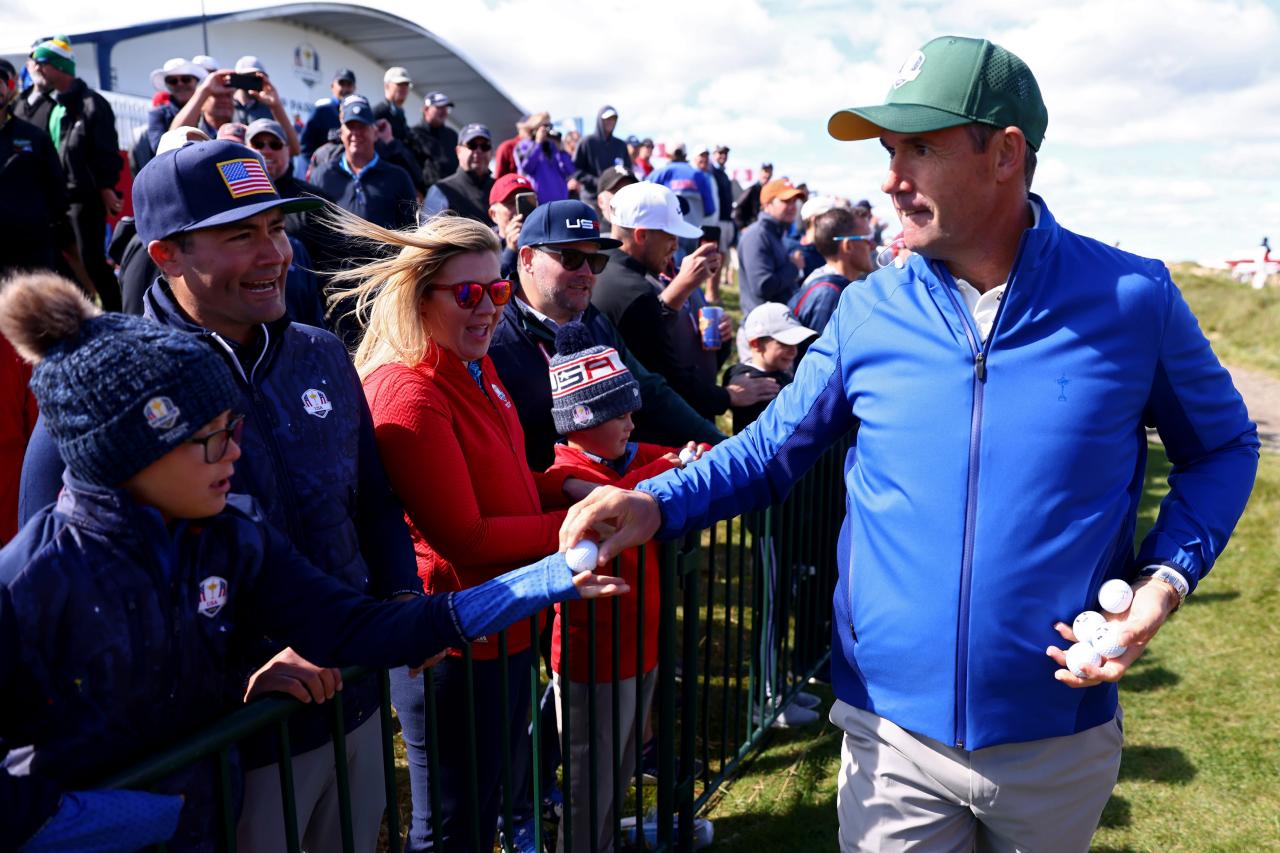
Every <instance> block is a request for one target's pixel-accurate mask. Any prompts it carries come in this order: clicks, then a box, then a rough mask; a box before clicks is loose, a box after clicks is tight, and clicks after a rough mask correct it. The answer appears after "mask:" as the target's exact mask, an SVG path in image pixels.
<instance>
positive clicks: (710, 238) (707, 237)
mask: <svg viewBox="0 0 1280 853" xmlns="http://www.w3.org/2000/svg"><path fill="white" fill-rule="evenodd" d="M698 242H699V243H710V244H711V245H713V246H719V245H720V226H719V225H703V226H702V237H701V239H699V240H698Z"/></svg>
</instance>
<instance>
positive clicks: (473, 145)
mask: <svg viewBox="0 0 1280 853" xmlns="http://www.w3.org/2000/svg"><path fill="white" fill-rule="evenodd" d="M466 145H467V147H468V148H470V149H471V150H472V151H475V150H477V149H478V150H480V151H489V150H491V149H492V148H493V146H492V145H490V144H489V143H488V141H486V140H484V139H472V140H469V141H468V142H467V143H466Z"/></svg>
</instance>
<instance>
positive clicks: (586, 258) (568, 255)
mask: <svg viewBox="0 0 1280 853" xmlns="http://www.w3.org/2000/svg"><path fill="white" fill-rule="evenodd" d="M537 249H538V251H539V252H545V253H546V254H548V255H551V256H552V257H554V258H555V259H556V260H558V261H559V262H560V266H562V267H564V268H565V269H566V270H568V271H569V272H573V271H574V270H579V269H582V264H583V262H586V264H587V266H588V267H589V268H590V269H591V272H593V273H594V274H596V275H600V273H602V272H604V268H605V267H607V266H608V265H609V256H608V255H602V254H600V253H599V252H596V253H590V252H583V251H580V250H578V249H548V248H545V247H543V246H538V247H537Z"/></svg>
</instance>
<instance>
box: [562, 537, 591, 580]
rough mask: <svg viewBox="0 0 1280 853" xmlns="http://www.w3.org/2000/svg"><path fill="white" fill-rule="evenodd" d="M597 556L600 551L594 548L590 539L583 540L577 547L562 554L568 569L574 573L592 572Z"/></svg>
mask: <svg viewBox="0 0 1280 853" xmlns="http://www.w3.org/2000/svg"><path fill="white" fill-rule="evenodd" d="M599 555H600V551H599V549H598V548H596V543H594V542H592V541H591V540H590V539H583V540H582V541H581V542H579V543H578V544H577V545H574V546H573V547H572V548H570V549H569V550H568V551H565V552H564V561H565V562H566V563H568V564H569V568H570V569H572V570H573V571H574V572H575V573H576V572H585V571H587V570H588V569H590V570H592V571H594V570H595V567H596V558H597V557H599Z"/></svg>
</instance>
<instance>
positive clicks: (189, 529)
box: [0, 275, 627, 853]
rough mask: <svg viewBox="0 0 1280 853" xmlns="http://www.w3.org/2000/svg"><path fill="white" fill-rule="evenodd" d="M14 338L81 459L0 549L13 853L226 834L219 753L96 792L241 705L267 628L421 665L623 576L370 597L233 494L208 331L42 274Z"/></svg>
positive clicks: (335, 662) (325, 654) (234, 428)
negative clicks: (219, 804) (160, 775)
mask: <svg viewBox="0 0 1280 853" xmlns="http://www.w3.org/2000/svg"><path fill="white" fill-rule="evenodd" d="M0 332H3V334H4V335H5V336H6V337H8V338H9V339H10V340H11V341H12V342H13V344H14V345H15V347H16V348H17V349H18V351H19V352H20V353H21V354H22V355H23V356H24V357H25V358H27V359H28V360H29V361H32V362H34V363H35V368H34V371H33V375H32V380H31V388H32V391H33V392H34V393H35V396H36V399H37V401H38V402H39V404H40V408H41V412H42V414H43V416H44V417H45V418H46V419H47V423H48V425H49V429H50V431H51V433H52V434H53V437H54V438H55V440H56V441H57V444H58V450H59V453H60V454H61V455H62V457H63V459H64V461H65V462H66V465H67V469H66V474H65V477H64V483H65V485H64V488H63V491H62V493H61V495H60V496H59V499H58V501H57V503H56V504H54V505H53V506H50V507H48V508H47V509H45V510H43V511H42V512H41V513H40V514H38V515H37V516H35V517H34V518H32V519H31V521H30V522H29V523H28V524H27V525H26V526H25V527H24V528H23V529H22V531H21V532H20V533H19V534H18V536H17V538H16V539H14V540H13V541H12V542H11V543H9V545H7V546H6V547H5V548H4V549H3V550H0V695H3V696H4V697H5V701H4V702H3V703H0V756H3V760H2V764H3V771H4V772H0V839H3V846H4V847H5V849H9V845H10V844H12V845H13V846H14V847H16V848H18V849H20V850H23V851H33V853H36V852H37V851H50V850H84V849H92V850H103V851H108V850H133V849H136V848H138V847H141V846H145V845H148V844H153V843H157V842H160V841H165V840H168V841H169V843H170V847H169V849H171V850H212V849H214V848H215V846H216V845H217V843H218V839H217V838H216V831H215V829H214V826H215V819H214V818H215V815H216V814H217V811H216V800H217V797H216V794H215V792H216V791H217V790H218V779H217V772H216V766H215V765H214V764H213V763H212V762H203V763H197V764H195V765H192V766H189V767H187V768H184V769H181V770H179V771H177V772H175V773H174V774H173V775H172V776H170V777H169V778H167V779H165V780H164V781H163V782H162V783H161V784H160V785H158V786H157V787H156V788H155V791H156V793H141V792H129V791H112V792H106V791H90V790H88V789H89V788H91V787H92V786H93V784H94V783H95V782H96V781H98V780H100V779H102V778H103V777H104V776H105V775H106V774H107V773H109V772H110V771H112V770H115V769H119V768H120V767H121V766H123V765H127V764H129V763H131V762H134V761H137V760H138V759H140V758H141V757H143V756H145V755H146V754H148V753H150V752H154V751H156V750H159V749H163V748H164V747H166V746H168V745H170V744H172V743H174V742H175V741H177V740H179V739H181V738H182V737H184V736H185V735H187V734H188V733H190V732H191V731H193V730H196V729H198V728H200V727H202V726H205V725H207V724H209V723H210V722H212V721H213V720H215V719H216V718H217V717H219V716H221V715H222V714H224V713H226V712H227V711H229V710H231V709H232V708H234V707H235V705H236V704H237V703H238V702H239V700H240V696H241V695H242V694H243V691H244V685H243V684H242V683H241V679H240V678H239V676H238V675H237V673H239V672H241V667H239V666H237V663H239V653H240V651H241V646H242V644H246V645H252V644H253V643H254V641H255V640H256V639H257V638H258V637H260V636H262V635H263V634H267V635H270V636H272V637H274V638H278V639H280V640H281V641H283V642H285V643H287V644H288V645H290V646H292V647H294V648H296V649H297V650H298V651H299V652H300V653H301V654H303V655H304V656H306V657H307V658H308V659H309V660H312V661H315V662H316V663H318V664H321V665H324V666H346V665H353V664H359V665H365V666H372V667H392V666H406V665H408V666H419V665H422V664H423V663H424V662H425V661H427V660H428V659H429V658H431V657H433V656H434V655H436V654H437V653H438V652H440V651H442V650H444V649H445V648H447V647H450V646H454V647H456V646H459V645H462V644H463V643H466V642H468V641H469V640H470V638H474V637H480V636H483V635H485V634H488V633H491V632H493V631H496V630H498V629H499V628H501V627H503V626H505V625H507V624H509V623H511V622H513V621H515V620H518V619H522V618H525V617H527V616H529V615H531V614H532V613H534V612H536V611H537V610H540V609H542V608H544V607H546V606H548V605H549V604H551V603H553V602H556V601H561V600H565V599H570V598H578V597H585V598H593V597H598V596H608V595H615V594H620V593H623V592H626V591H627V587H626V584H625V583H623V582H622V581H621V580H620V579H617V578H609V577H603V576H598V575H592V574H591V573H590V572H583V573H581V574H579V575H577V576H574V575H573V574H572V573H571V572H570V571H569V569H568V567H567V566H566V565H565V563H564V560H563V558H561V557H559V556H556V557H551V558H548V559H545V560H543V561H541V562H539V563H536V564H534V565H532V566H527V567H525V568H523V569H518V570H516V571H513V572H510V573H508V574H506V575H502V576H501V577H498V578H495V579H494V580H493V581H490V582H489V583H486V584H483V585H481V586H478V587H473V588H471V589H468V590H463V591H461V592H456V593H450V594H448V595H440V596H422V597H419V598H416V599H413V600H409V601H389V602H377V601H375V600H373V599H371V598H368V597H366V596H363V595H361V594H359V593H356V592H354V591H352V590H351V589H350V588H349V587H347V586H346V585H344V584H342V583H341V582H340V581H338V580H336V579H334V578H331V577H329V576H328V575H326V574H324V573H323V572H321V571H320V570H318V569H316V568H315V567H313V566H312V565H311V564H309V563H308V562H307V561H306V560H305V559H304V558H303V557H301V556H300V555H299V554H298V553H297V552H296V551H294V550H293V549H292V547H291V546H290V544H289V543H288V541H287V540H286V539H285V538H284V537H283V536H282V535H280V534H279V533H277V532H276V531H275V530H274V529H272V528H271V527H270V526H268V525H267V524H265V523H264V522H263V521H262V520H261V519H260V517H259V515H258V513H257V510H256V507H255V505H254V504H253V502H252V501H251V500H249V499H245V498H242V497H239V496H231V495H228V490H229V487H230V477H231V474H232V472H233V470H234V464H235V461H236V459H237V458H238V457H239V455H240V448H239V445H238V444H237V441H236V436H237V435H238V432H239V427H240V423H241V420H242V419H241V418H240V416H238V415H236V414H235V413H233V412H232V411H231V407H232V405H233V403H234V402H235V401H236V399H237V398H238V392H237V390H236V386H235V383H234V381H233V379H232V376H231V374H230V372H229V370H228V368H227V366H226V364H225V363H224V362H223V361H222V360H221V359H220V358H218V357H217V356H216V355H215V354H214V353H213V351H212V350H210V349H209V347H207V346H205V345H203V344H201V343H200V342H199V341H198V340H196V339H195V338H193V337H192V336H190V335H185V334H182V333H181V332H177V331H174V330H172V329H169V328H166V327H162V326H159V325H157V324H154V323H151V322H149V321H146V320H142V319H140V318H135V317H129V316H125V315H121V314H101V313H100V312H99V311H98V310H97V309H96V308H94V307H93V306H92V305H91V304H90V303H89V302H88V301H87V300H85V298H84V297H83V296H82V295H81V294H80V292H79V291H78V290H77V289H76V288H75V286H74V285H72V284H70V283H69V282H66V281H65V280H62V279H59V278H57V277H55V276H48V275H38V276H37V275H32V276H25V277H22V278H19V279H17V280H15V281H13V282H11V283H10V284H9V285H8V286H7V287H5V288H4V289H3V291H0ZM177 795H181V796H177Z"/></svg>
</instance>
